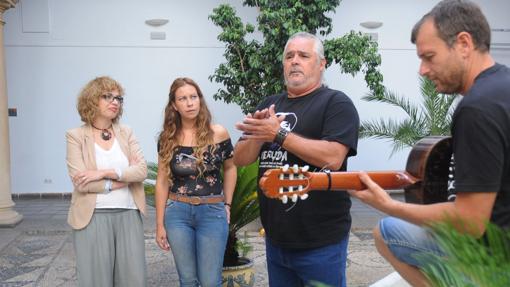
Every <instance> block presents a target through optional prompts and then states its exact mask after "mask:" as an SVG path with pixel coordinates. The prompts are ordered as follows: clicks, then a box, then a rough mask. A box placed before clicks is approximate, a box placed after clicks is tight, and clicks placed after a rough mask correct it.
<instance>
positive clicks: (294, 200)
mask: <svg viewBox="0 0 510 287" xmlns="http://www.w3.org/2000/svg"><path fill="white" fill-rule="evenodd" d="M297 200H298V195H297V194H293V195H292V202H296V201H297Z"/></svg>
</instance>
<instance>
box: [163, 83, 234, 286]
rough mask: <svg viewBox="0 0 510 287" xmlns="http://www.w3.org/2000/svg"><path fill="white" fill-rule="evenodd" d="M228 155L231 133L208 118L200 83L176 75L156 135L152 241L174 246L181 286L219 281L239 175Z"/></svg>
mask: <svg viewBox="0 0 510 287" xmlns="http://www.w3.org/2000/svg"><path fill="white" fill-rule="evenodd" d="M232 156H233V147H232V143H231V141H230V137H229V134H228V132H227V130H226V129H225V128H224V127H222V126H220V125H217V124H212V123H211V113H210V112H209V109H208V108H207V105H206V103H205V99H204V96H203V94H202V91H201V90H200V87H199V86H198V85H197V84H196V83H195V82H194V81H193V80H192V79H189V78H177V79H176V80H175V81H174V82H173V83H172V85H171V87H170V94H169V100H168V104H167V106H166V108H165V119H164V123H163V131H162V132H161V133H160V135H159V139H158V176H157V180H156V243H157V244H158V246H159V247H160V248H161V249H163V250H166V251H168V250H170V248H171V249H172V253H173V256H174V260H175V265H176V267H177V271H178V274H179V281H180V285H181V286H202V287H210V286H221V270H222V265H223V255H224V252H225V246H226V243H227V236H228V223H229V217H230V204H231V203H232V195H233V193H234V188H235V184H236V177H237V171H236V167H235V165H234V163H233V160H232ZM222 168H223V178H222V176H221V169H222Z"/></svg>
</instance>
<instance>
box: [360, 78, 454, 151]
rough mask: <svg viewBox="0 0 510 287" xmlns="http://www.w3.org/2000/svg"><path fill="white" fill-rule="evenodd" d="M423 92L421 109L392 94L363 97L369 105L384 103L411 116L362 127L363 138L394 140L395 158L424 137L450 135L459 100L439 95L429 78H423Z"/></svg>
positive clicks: (375, 122)
mask: <svg viewBox="0 0 510 287" xmlns="http://www.w3.org/2000/svg"><path fill="white" fill-rule="evenodd" d="M420 90H421V96H422V103H421V105H416V104H414V103H412V102H411V101H410V100H409V99H407V98H403V97H400V96H398V95H397V94H395V93H393V92H391V91H389V90H385V91H384V93H383V94H382V95H380V96H379V95H377V94H374V93H370V94H368V95H367V96H365V97H363V100H366V101H369V102H381V103H386V104H390V105H392V106H395V107H398V108H400V109H402V110H403V111H404V112H405V113H406V114H407V118H406V119H403V120H395V119H387V120H385V119H379V120H370V121H363V122H362V123H361V126H360V137H361V138H377V139H388V140H391V141H392V142H393V150H392V152H391V155H393V154H394V153H395V152H397V151H399V150H402V149H403V148H405V147H412V146H413V145H414V144H415V143H416V142H417V141H418V140H420V139H421V138H423V137H426V136H432V135H449V134H450V125H451V121H452V112H453V108H454V103H455V102H456V98H457V96H451V95H444V94H440V93H438V92H437V91H436V87H435V85H434V83H433V82H432V81H430V80H429V79H427V78H425V77H420Z"/></svg>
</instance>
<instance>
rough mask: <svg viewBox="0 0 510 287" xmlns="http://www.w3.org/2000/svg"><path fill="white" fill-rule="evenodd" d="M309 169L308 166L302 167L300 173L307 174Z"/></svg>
mask: <svg viewBox="0 0 510 287" xmlns="http://www.w3.org/2000/svg"><path fill="white" fill-rule="evenodd" d="M309 169H310V166H308V165H305V166H303V167H302V168H301V171H302V172H307V171H308V170H309Z"/></svg>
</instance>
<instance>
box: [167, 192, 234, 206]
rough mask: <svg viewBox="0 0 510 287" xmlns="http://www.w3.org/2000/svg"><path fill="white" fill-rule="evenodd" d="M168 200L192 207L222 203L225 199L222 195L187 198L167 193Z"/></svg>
mask: <svg viewBox="0 0 510 287" xmlns="http://www.w3.org/2000/svg"><path fill="white" fill-rule="evenodd" d="M168 199H171V200H174V201H179V202H184V203H189V204H192V205H200V204H211V203H219V202H224V201H225V198H224V197H223V195H212V196H187V195H182V194H177V193H174V192H169V193H168Z"/></svg>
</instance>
